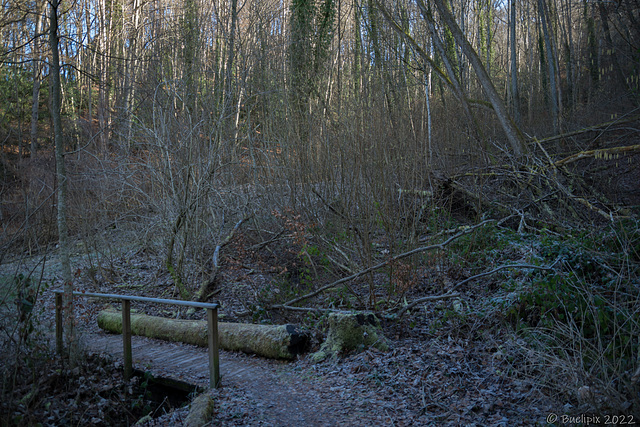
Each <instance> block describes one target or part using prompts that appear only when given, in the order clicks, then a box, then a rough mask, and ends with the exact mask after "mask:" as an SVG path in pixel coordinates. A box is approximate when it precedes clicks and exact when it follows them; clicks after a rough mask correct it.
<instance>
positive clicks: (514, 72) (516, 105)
mask: <svg viewBox="0 0 640 427" xmlns="http://www.w3.org/2000/svg"><path fill="white" fill-rule="evenodd" d="M510 12H511V16H510V19H509V28H510V30H509V35H510V44H511V106H512V109H513V120H514V121H515V122H516V124H517V125H519V124H520V100H519V97H520V95H519V93H518V62H517V61H518V52H517V50H518V45H517V43H516V40H517V38H516V1H515V0H511V5H510Z"/></svg>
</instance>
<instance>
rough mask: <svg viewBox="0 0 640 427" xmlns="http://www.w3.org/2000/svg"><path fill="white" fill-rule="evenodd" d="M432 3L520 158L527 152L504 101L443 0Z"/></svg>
mask: <svg viewBox="0 0 640 427" xmlns="http://www.w3.org/2000/svg"><path fill="white" fill-rule="evenodd" d="M433 2H434V4H435V5H436V8H437V9H438V13H439V14H440V16H441V17H442V19H443V20H444V22H445V23H446V24H447V26H448V27H449V28H450V29H451V32H452V33H453V37H454V38H455V39H456V43H458V46H459V47H460V48H461V49H462V51H463V52H464V54H465V56H466V57H467V59H468V60H469V62H470V63H471V66H472V67H473V70H474V71H475V73H476V76H477V77H478V80H479V81H480V84H481V85H482V88H483V89H484V92H485V93H486V95H487V97H488V98H489V102H490V103H491V105H492V106H493V110H494V111H495V113H496V116H497V117H498V120H499V122H500V124H501V125H502V129H503V130H504V133H505V135H506V136H507V139H508V141H509V144H510V145H511V149H512V151H513V154H515V155H516V156H522V155H523V154H525V153H526V151H527V149H526V145H525V142H524V137H523V135H522V133H521V132H520V130H519V129H518V127H517V126H516V125H515V123H514V122H513V120H512V119H511V117H510V116H509V113H508V112H507V108H506V107H505V104H504V101H503V100H502V98H500V95H498V92H497V91H496V88H495V87H494V85H493V83H492V82H491V78H490V77H489V74H488V73H487V70H486V69H485V68H484V65H483V64H482V61H481V60H480V58H479V57H478V54H477V53H476V51H475V50H474V49H473V47H472V46H471V44H470V43H469V40H467V38H466V36H465V35H464V34H463V33H462V31H461V30H460V27H459V26H458V24H457V22H456V20H455V18H454V17H453V15H452V14H451V12H450V11H449V9H448V8H447V7H446V5H445V4H444V0H433Z"/></svg>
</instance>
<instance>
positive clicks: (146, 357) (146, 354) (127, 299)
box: [54, 291, 220, 388]
mask: <svg viewBox="0 0 640 427" xmlns="http://www.w3.org/2000/svg"><path fill="white" fill-rule="evenodd" d="M54 293H55V296H56V297H55V298H56V348H57V350H58V353H62V350H63V342H62V311H63V305H62V295H63V292H62V291H54ZM73 296H81V297H87V298H104V299H110V300H120V301H122V338H121V340H119V341H120V348H121V349H122V351H121V352H120V351H119V350H116V349H117V348H118V345H117V344H116V343H115V340H114V339H113V338H112V337H109V336H107V335H105V336H102V337H95V336H94V337H92V339H89V340H86V342H85V345H87V346H89V347H90V348H92V349H95V350H105V351H107V352H109V353H111V354H113V353H116V354H122V357H123V360H124V377H125V379H129V378H131V376H132V375H133V361H134V356H133V354H134V350H136V362H138V363H142V364H147V365H149V364H153V365H157V366H158V367H161V366H163V365H164V366H167V363H168V362H169V361H170V362H171V366H172V368H173V370H174V371H175V370H179V368H180V366H181V365H184V366H189V368H190V370H193V368H194V367H199V368H200V369H202V368H203V367H206V368H207V373H208V377H209V386H210V387H211V388H215V387H218V386H219V385H220V351H219V345H218V307H219V304H217V303H213V304H209V303H201V302H194V301H179V300H169V299H160V298H147V297H138V296H129V295H115V294H99V293H90V292H73ZM131 301H140V302H148V303H155V304H168V305H179V306H187V307H195V308H204V309H206V310H207V333H208V348H207V352H206V353H205V354H199V352H193V351H185V350H184V349H183V350H179V349H178V348H174V349H173V351H169V349H168V348H166V347H165V346H159V345H157V344H155V345H153V344H150V343H149V342H148V341H147V342H146V343H145V342H143V341H142V340H140V339H138V337H136V340H135V342H136V345H135V347H134V346H133V342H134V341H133V336H132V334H131ZM101 347H103V348H101ZM176 347H177V346H176ZM180 348H182V347H180ZM194 350H195V349H194Z"/></svg>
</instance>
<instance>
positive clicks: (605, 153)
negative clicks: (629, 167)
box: [554, 144, 640, 166]
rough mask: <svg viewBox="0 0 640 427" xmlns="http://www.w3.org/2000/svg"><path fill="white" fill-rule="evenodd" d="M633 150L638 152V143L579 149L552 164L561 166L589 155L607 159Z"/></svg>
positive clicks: (639, 147)
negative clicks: (577, 151) (579, 150)
mask: <svg viewBox="0 0 640 427" xmlns="http://www.w3.org/2000/svg"><path fill="white" fill-rule="evenodd" d="M633 152H640V144H639V145H626V146H624V147H613V148H603V149H598V150H587V151H581V152H579V153H576V154H572V155H571V156H569V157H565V158H564V159H562V160H558V161H556V162H555V163H554V164H555V165H556V166H563V165H566V164H568V163H573V162H576V161H578V160H581V159H586V158H589V157H594V158H596V159H601V158H602V159H605V160H607V159H608V158H609V156H614V155H620V154H627V153H633Z"/></svg>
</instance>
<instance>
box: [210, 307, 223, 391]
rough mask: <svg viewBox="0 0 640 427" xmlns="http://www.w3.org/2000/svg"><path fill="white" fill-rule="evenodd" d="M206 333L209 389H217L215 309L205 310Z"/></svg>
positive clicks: (216, 317) (217, 353)
mask: <svg viewBox="0 0 640 427" xmlns="http://www.w3.org/2000/svg"><path fill="white" fill-rule="evenodd" d="M207 331H208V338H209V339H208V344H209V345H208V347H209V387H210V388H218V387H219V386H220V352H219V337H218V309H217V308H207Z"/></svg>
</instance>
